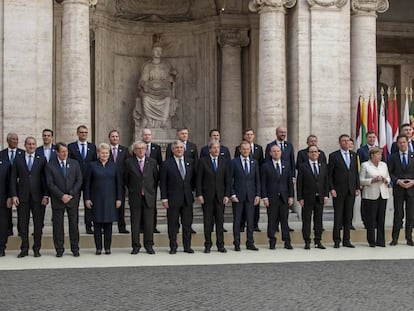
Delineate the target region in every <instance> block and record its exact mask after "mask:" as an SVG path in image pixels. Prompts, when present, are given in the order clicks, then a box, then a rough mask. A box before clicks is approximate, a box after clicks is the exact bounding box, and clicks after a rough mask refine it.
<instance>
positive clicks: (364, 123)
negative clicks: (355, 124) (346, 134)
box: [357, 97, 368, 148]
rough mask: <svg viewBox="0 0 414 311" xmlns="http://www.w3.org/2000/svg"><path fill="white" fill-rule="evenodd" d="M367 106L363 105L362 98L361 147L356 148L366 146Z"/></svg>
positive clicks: (363, 100) (363, 99)
mask: <svg viewBox="0 0 414 311" xmlns="http://www.w3.org/2000/svg"><path fill="white" fill-rule="evenodd" d="M367 121H368V118H367V106H366V104H365V98H364V97H362V104H361V145H360V146H357V148H359V147H361V146H363V145H366V144H367V138H366V134H367V123H368V122H367Z"/></svg>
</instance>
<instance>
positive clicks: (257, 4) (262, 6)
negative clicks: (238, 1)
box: [249, 0, 296, 14]
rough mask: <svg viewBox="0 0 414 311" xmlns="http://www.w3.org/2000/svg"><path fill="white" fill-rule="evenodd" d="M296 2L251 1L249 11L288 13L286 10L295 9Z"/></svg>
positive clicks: (281, 0)
mask: <svg viewBox="0 0 414 311" xmlns="http://www.w3.org/2000/svg"><path fill="white" fill-rule="evenodd" d="M295 4H296V0H250V2H249V9H250V11H252V12H258V13H259V14H260V13H266V12H282V13H286V9H290V8H293V7H294V6H295Z"/></svg>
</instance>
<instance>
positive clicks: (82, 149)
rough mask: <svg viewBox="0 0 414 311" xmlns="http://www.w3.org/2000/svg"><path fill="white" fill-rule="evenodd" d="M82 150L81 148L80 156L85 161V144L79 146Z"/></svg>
mask: <svg viewBox="0 0 414 311" xmlns="http://www.w3.org/2000/svg"><path fill="white" fill-rule="evenodd" d="M81 145H82V148H81V155H82V159H83V160H85V159H86V148H85V144H81Z"/></svg>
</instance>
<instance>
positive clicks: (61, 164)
mask: <svg viewBox="0 0 414 311" xmlns="http://www.w3.org/2000/svg"><path fill="white" fill-rule="evenodd" d="M60 167H61V168H62V173H63V176H64V177H66V165H65V162H63V161H62V162H60Z"/></svg>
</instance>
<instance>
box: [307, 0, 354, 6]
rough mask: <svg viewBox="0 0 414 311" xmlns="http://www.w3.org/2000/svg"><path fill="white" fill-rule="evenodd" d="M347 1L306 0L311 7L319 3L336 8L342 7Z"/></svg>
mask: <svg viewBox="0 0 414 311" xmlns="http://www.w3.org/2000/svg"><path fill="white" fill-rule="evenodd" d="M347 2H348V0H308V3H309V5H310V6H311V7H312V6H314V5H319V6H322V7H330V6H336V7H337V8H342V7H343V6H344V5H345V4H346V3H347Z"/></svg>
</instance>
